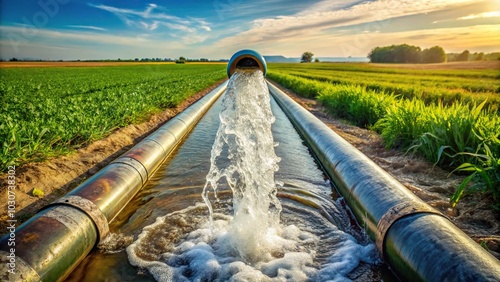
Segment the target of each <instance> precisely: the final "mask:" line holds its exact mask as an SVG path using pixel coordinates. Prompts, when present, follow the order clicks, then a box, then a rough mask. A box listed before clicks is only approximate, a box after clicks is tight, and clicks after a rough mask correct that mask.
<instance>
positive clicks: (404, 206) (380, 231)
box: [375, 201, 450, 261]
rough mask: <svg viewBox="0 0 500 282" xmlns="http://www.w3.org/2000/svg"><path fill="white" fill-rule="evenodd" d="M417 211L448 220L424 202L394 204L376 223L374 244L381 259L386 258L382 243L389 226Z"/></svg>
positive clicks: (383, 243)
mask: <svg viewBox="0 0 500 282" xmlns="http://www.w3.org/2000/svg"><path fill="white" fill-rule="evenodd" d="M418 213H428V214H436V215H439V216H442V217H444V218H446V219H447V220H450V219H449V218H448V217H447V216H445V215H444V214H443V213H441V212H440V211H438V210H436V209H434V208H433V207H431V206H429V205H427V204H425V203H420V202H415V201H407V202H402V203H399V204H397V205H394V206H393V207H392V208H390V209H389V210H388V211H387V212H386V213H385V214H384V215H383V216H382V217H381V218H380V220H379V222H378V224H377V232H376V242H375V244H376V245H377V249H378V251H379V254H380V257H381V258H382V260H384V261H385V260H386V251H385V246H384V245H385V238H386V235H387V232H388V231H389V228H391V226H392V225H393V224H394V223H395V222H396V221H398V220H400V219H401V218H403V217H407V216H410V215H413V214H418Z"/></svg>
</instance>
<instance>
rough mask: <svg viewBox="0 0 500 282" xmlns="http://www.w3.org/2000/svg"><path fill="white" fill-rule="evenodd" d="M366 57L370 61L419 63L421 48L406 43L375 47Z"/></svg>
mask: <svg viewBox="0 0 500 282" xmlns="http://www.w3.org/2000/svg"><path fill="white" fill-rule="evenodd" d="M368 58H369V59H370V62H372V63H399V64H404V63H420V60H421V49H420V47H417V46H412V45H408V44H401V45H391V46H384V47H375V48H374V49H372V51H371V52H370V53H369V54H368Z"/></svg>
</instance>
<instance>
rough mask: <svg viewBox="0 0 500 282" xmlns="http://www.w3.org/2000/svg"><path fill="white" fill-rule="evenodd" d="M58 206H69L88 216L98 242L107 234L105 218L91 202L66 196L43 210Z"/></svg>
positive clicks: (78, 197)
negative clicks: (93, 226)
mask: <svg viewBox="0 0 500 282" xmlns="http://www.w3.org/2000/svg"><path fill="white" fill-rule="evenodd" d="M58 205H65V206H70V207H73V208H76V209H78V210H81V211H83V212H84V213H85V214H86V215H88V216H89V217H90V219H91V220H92V222H93V223H94V225H95V227H96V229H97V233H98V236H97V237H98V238H99V241H101V240H103V239H104V238H106V236H107V235H108V234H109V223H108V220H107V218H106V216H105V215H104V214H103V213H102V211H101V209H99V207H98V206H97V205H96V204H94V203H93V202H92V201H90V200H88V199H85V198H83V197H80V196H76V195H66V196H64V197H62V198H60V199H59V200H57V201H55V202H53V203H51V204H49V205H47V206H46V207H44V208H43V209H46V208H48V207H52V206H58Z"/></svg>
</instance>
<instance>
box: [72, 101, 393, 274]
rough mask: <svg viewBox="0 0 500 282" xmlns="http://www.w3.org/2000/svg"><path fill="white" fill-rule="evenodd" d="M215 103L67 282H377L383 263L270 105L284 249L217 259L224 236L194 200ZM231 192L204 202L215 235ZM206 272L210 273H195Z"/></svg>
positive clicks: (212, 132) (206, 164) (214, 123)
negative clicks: (132, 249)
mask: <svg viewBox="0 0 500 282" xmlns="http://www.w3.org/2000/svg"><path fill="white" fill-rule="evenodd" d="M221 100H222V99H219V101H218V102H216V104H215V105H214V106H213V107H212V108H211V109H210V110H209V112H208V113H207V114H206V115H205V116H204V117H203V119H202V120H201V121H200V123H199V124H198V125H197V126H196V127H195V128H194V130H193V131H192V133H191V134H190V135H189V137H188V138H187V139H186V140H185V141H184V143H183V144H182V145H181V146H179V147H178V148H177V149H176V150H175V152H174V153H173V154H172V155H171V156H170V157H169V158H168V159H167V160H166V162H165V163H164V164H163V165H162V166H161V167H160V168H159V170H158V171H157V172H156V173H155V175H154V176H153V177H152V179H151V180H150V181H149V182H148V184H147V186H146V187H145V188H144V189H143V190H141V192H139V193H138V195H136V197H134V199H133V200H132V201H131V202H130V203H129V204H128V205H127V206H126V207H125V208H124V210H123V211H122V213H120V215H119V216H118V217H117V218H116V219H115V220H114V221H113V222H112V223H111V226H110V229H111V231H112V232H113V234H114V235H113V236H111V237H110V240H109V241H108V242H106V244H104V245H103V246H100V250H95V251H93V252H92V253H91V254H90V255H89V256H88V257H87V258H86V259H85V260H84V261H83V262H82V263H81V264H80V265H79V266H78V267H77V268H76V269H75V270H74V271H73V273H72V274H71V275H70V276H69V277H68V279H67V281H155V280H156V279H158V280H168V279H172V280H173V281H176V280H175V278H179V277H182V278H183V279H184V278H186V279H188V280H194V279H200V280H202V281H203V279H207V280H208V281H210V280H215V279H219V280H220V281H226V280H228V279H233V280H237V281H238V280H239V281H267V280H271V281H272V280H278V279H279V278H283V279H288V280H290V281H300V280H312V281H324V280H326V279H335V280H336V281H343V279H352V280H358V281H371V280H380V275H381V274H380V273H381V269H382V268H383V266H380V265H379V262H378V259H377V254H376V252H375V251H374V245H373V244H372V243H371V242H369V240H368V239H367V238H366V236H365V235H364V234H363V232H362V229H361V228H360V227H359V226H357V225H356V224H355V222H354V221H353V219H352V217H351V216H349V213H348V212H346V210H345V209H344V208H343V206H344V204H343V201H342V199H341V198H340V197H339V196H338V195H337V194H336V193H335V190H334V189H333V187H332V185H331V183H330V182H329V180H328V178H327V177H326V176H325V174H324V173H323V172H322V171H321V169H320V168H319V166H318V165H317V163H316V162H315V160H314V158H313V157H312V156H311V154H310V152H309V150H308V148H307V147H306V146H305V144H304V143H303V141H302V140H301V138H300V136H299V135H298V134H297V132H296V131H295V129H294V128H293V126H292V125H291V124H290V122H289V121H288V119H287V118H286V117H285V115H284V113H283V112H282V111H281V110H280V109H279V107H278V106H277V105H276V103H275V102H274V101H272V100H271V108H272V111H273V114H274V116H275V118H276V121H275V122H274V123H273V125H272V134H273V137H274V141H275V142H277V143H279V145H278V146H277V147H276V148H275V153H276V155H277V156H278V157H279V158H281V161H280V162H279V170H278V171H277V172H276V173H275V179H276V181H278V182H281V183H282V186H281V187H279V189H278V192H277V196H278V199H279V200H280V203H281V205H282V209H283V210H282V212H281V215H280V230H281V231H280V232H281V233H280V236H279V238H281V239H279V240H281V242H283V241H286V242H289V244H284V246H285V247H284V248H282V250H273V251H272V253H270V254H269V257H268V258H267V259H264V260H263V261H246V260H245V259H244V258H240V257H238V256H237V255H234V254H231V253H230V252H225V253H224V252H223V253H220V252H217V250H220V249H221V248H220V245H221V244H223V242H224V239H220V238H224V234H214V231H213V229H211V228H210V227H209V226H208V222H209V220H208V219H209V217H208V214H209V212H208V208H207V207H206V205H205V204H204V203H203V199H202V197H201V193H202V191H203V187H204V185H205V181H206V178H205V177H206V175H207V173H208V171H209V169H210V156H211V152H210V148H211V147H212V144H213V142H214V140H215V136H216V132H217V128H218V127H219V113H220V110H221ZM230 191H231V190H230V189H229V187H227V185H224V184H222V185H220V187H219V192H218V198H219V201H217V202H214V204H213V209H214V222H215V223H216V224H218V225H219V227H220V228H219V229H217V230H224V225H228V224H229V223H230V222H231V220H232V214H233V205H232V193H231V192H230ZM248 232H249V233H251V232H252V230H248ZM141 233H142V234H141ZM211 236H212V237H211ZM214 236H215V237H214ZM139 237H141V242H142V245H143V248H141V250H140V251H139V252H138V253H139V254H138V256H139V257H140V258H141V261H143V262H144V261H145V262H146V263H144V264H143V265H141V266H142V267H134V266H132V265H131V264H130V262H129V259H130V258H129V256H128V255H127V252H126V251H125V248H126V247H127V246H129V245H130V244H131V243H132V242H134V241H135V242H134V244H137V243H138V241H137V239H138V238H139ZM221 240H222V241H221ZM221 242H222V243H221ZM211 244H212V245H211ZM217 244H219V247H217V246H218V245H217ZM214 263H215V264H216V266H217V267H213V265H214ZM134 264H136V265H137V263H134ZM193 265H194V267H193ZM214 268H216V269H218V270H213V269H214ZM197 269H198V270H200V273H196V270H197ZM221 269H222V270H221ZM210 271H212V272H211V274H210V276H204V275H205V273H207V272H210ZM175 273H177V274H175ZM180 274H182V275H181V276H179V275H180ZM175 275H178V276H175ZM155 278H156V279H155Z"/></svg>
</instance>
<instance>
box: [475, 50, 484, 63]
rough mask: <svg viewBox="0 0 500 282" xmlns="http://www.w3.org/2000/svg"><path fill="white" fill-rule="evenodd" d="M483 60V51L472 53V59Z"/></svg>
mask: <svg viewBox="0 0 500 282" xmlns="http://www.w3.org/2000/svg"><path fill="white" fill-rule="evenodd" d="M482 60H484V53H483V52H481V53H475V54H474V61H482Z"/></svg>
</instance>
